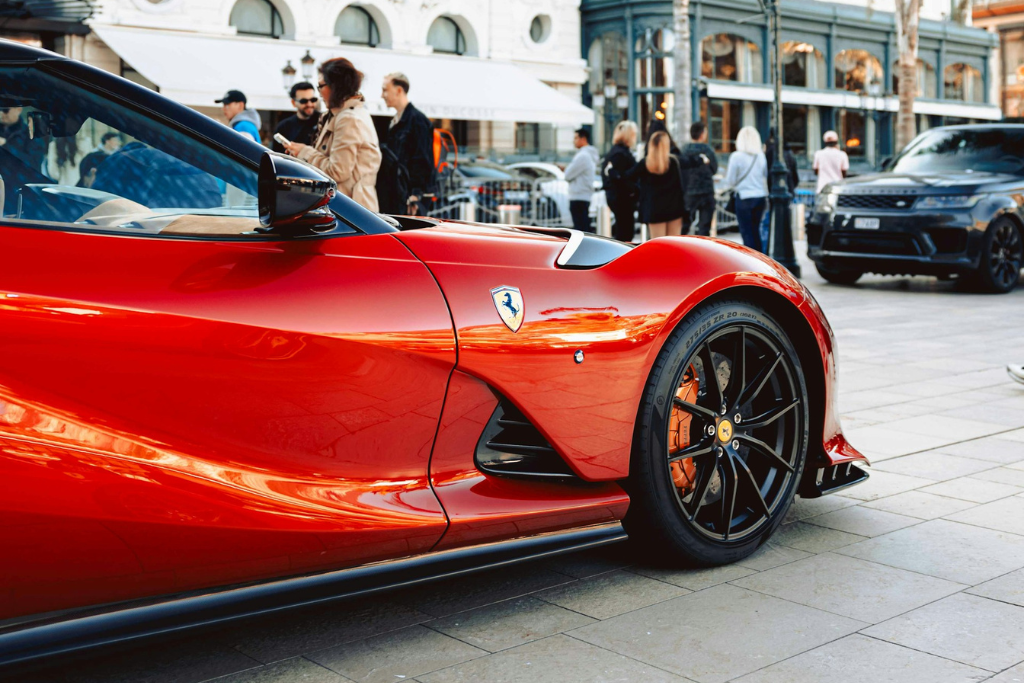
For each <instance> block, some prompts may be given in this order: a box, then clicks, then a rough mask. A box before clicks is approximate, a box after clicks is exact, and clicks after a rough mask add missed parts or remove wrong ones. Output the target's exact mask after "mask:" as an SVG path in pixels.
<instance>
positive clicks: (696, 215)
mask: <svg viewBox="0 0 1024 683" xmlns="http://www.w3.org/2000/svg"><path fill="white" fill-rule="evenodd" d="M690 139H691V140H692V141H693V142H691V143H690V144H688V145H687V146H686V147H685V149H683V154H684V155H686V156H690V155H699V154H703V155H704V156H705V157H707V158H708V163H706V164H702V165H700V166H696V167H694V168H690V169H684V170H683V171H682V173H683V187H685V188H686V191H685V197H686V200H685V201H686V212H687V213H688V214H689V216H690V219H691V221H692V220H696V222H697V230H696V232H695V233H694V234H696V235H704V236H705V237H707V236H708V235H710V234H711V219H712V218H714V216H715V173H717V172H718V161H717V159H716V158H715V150H713V149H711V147H710V146H709V145H708V144H707V139H708V129H707V126H705V125H704V123H703V122H702V121H694V122H693V124H691V125H690ZM689 228H690V226H689V225H686V226H683V234H684V235H685V234H687V233H689Z"/></svg>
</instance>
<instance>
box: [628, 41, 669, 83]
mask: <svg viewBox="0 0 1024 683" xmlns="http://www.w3.org/2000/svg"><path fill="white" fill-rule="evenodd" d="M675 44H676V41H675V35H674V34H673V33H672V31H671V29H667V28H659V29H647V31H646V32H645V33H644V35H642V36H640V37H639V38H637V39H636V47H635V49H636V58H637V59H636V87H637V89H638V90H646V89H650V88H671V87H672V76H673V74H674V72H675V69H674V68H673V66H672V50H673V48H674V47H675Z"/></svg>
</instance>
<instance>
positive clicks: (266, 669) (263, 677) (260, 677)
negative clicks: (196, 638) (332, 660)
mask: <svg viewBox="0 0 1024 683" xmlns="http://www.w3.org/2000/svg"><path fill="white" fill-rule="evenodd" d="M214 681H215V683H351V681H350V679H348V678H345V677H344V676H342V675H341V674H339V673H335V672H334V671H331V670H330V669H325V668H324V667H322V666H320V665H319V664H317V663H315V662H312V661H310V660H308V659H306V658H304V657H295V658H293V659H285V660H283V661H280V662H276V663H274V664H268V665H266V666H261V667H260V668H258V669H250V670H249V671H243V672H242V673H237V674H232V675H230V676H224V677H222V678H216V679H214Z"/></svg>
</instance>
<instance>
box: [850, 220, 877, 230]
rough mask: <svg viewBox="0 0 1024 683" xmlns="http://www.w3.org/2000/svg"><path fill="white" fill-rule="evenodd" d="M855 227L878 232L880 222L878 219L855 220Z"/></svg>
mask: <svg viewBox="0 0 1024 683" xmlns="http://www.w3.org/2000/svg"><path fill="white" fill-rule="evenodd" d="M853 227H855V228H859V229H861V230H878V228H879V221H878V219H877V218H854V219H853Z"/></svg>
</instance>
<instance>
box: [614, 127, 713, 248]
mask: <svg viewBox="0 0 1024 683" xmlns="http://www.w3.org/2000/svg"><path fill="white" fill-rule="evenodd" d="M671 149H672V138H671V137H669V134H668V133H667V132H665V131H658V132H656V133H655V134H654V135H652V136H651V139H650V141H648V143H647V149H646V152H647V158H646V159H644V160H643V162H642V163H639V164H637V165H636V166H635V167H634V168H633V170H632V171H631V172H630V174H629V175H630V176H631V177H634V176H635V177H636V178H637V181H638V184H639V185H640V220H641V221H642V222H644V223H646V224H647V229H648V231H649V232H650V235H651V238H652V239H653V238H655V237H663V236H665V235H681V234H682V230H683V216H684V214H685V213H686V209H685V206H684V205H683V194H684V190H685V188H684V187H683V178H682V173H681V170H682V169H683V168H693V167H695V166H699V165H700V164H707V163H710V159H708V158H707V157H706V156H705V155H703V154H686V155H683V156H681V157H678V156H676V155H674V154H672V153H671Z"/></svg>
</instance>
